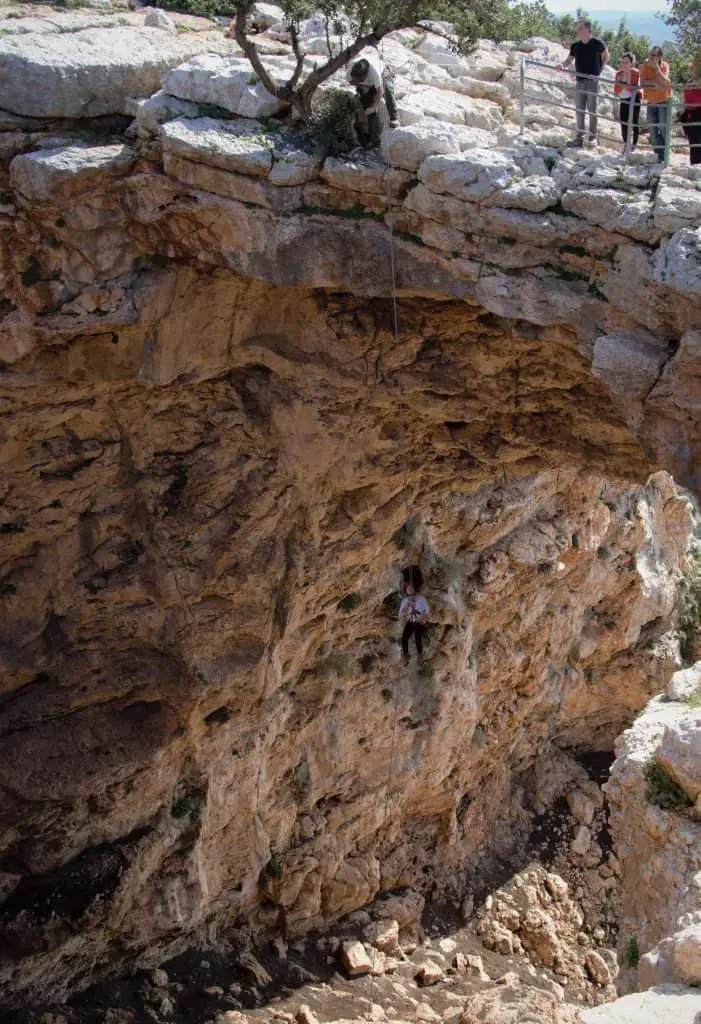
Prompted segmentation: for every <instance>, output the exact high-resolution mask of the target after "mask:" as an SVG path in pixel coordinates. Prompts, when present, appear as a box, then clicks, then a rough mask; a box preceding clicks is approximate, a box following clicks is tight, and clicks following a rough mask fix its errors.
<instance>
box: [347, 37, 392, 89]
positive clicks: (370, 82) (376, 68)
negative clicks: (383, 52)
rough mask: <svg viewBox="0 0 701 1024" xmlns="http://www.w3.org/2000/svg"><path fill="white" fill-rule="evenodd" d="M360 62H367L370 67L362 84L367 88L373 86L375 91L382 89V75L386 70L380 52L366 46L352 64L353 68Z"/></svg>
mask: <svg viewBox="0 0 701 1024" xmlns="http://www.w3.org/2000/svg"><path fill="white" fill-rule="evenodd" d="M359 60H366V61H367V62H368V64H369V65H370V70H369V71H368V73H367V75H366V76H365V81H364V82H362V83H361V84H362V85H365V86H372V87H373V88H374V89H380V88H381V87H382V74H383V72H384V70H385V66H384V64H383V62H382V57H381V56H380V51H379V50H378V49H377V48H376V47H374V46H366V47H365V49H364V50H361V51H360V53H359V54H358V56H357V57H356V58H355V60H354V61H353V62H352V64H351V67H352V66H353V64H355V63H356V61H359Z"/></svg>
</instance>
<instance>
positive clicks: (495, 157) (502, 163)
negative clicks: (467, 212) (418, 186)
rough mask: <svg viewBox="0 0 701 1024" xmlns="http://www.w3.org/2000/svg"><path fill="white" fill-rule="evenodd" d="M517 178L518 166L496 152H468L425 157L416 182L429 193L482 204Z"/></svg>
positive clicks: (507, 155) (504, 154)
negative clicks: (418, 180) (420, 182)
mask: <svg viewBox="0 0 701 1024" xmlns="http://www.w3.org/2000/svg"><path fill="white" fill-rule="evenodd" d="M520 176H521V170H520V168H519V166H518V164H517V163H516V162H515V161H514V160H513V159H512V157H511V156H510V155H509V154H508V153H504V152H500V151H499V150H486V149H472V150H467V151H466V152H464V153H461V154H460V155H459V156H429V157H428V158H427V159H426V160H424V162H423V164H422V165H421V167H420V168H419V179H420V180H421V181H422V182H423V184H424V185H425V186H426V188H427V189H429V191H431V192H438V193H440V194H442V195H451V196H455V197H456V198H457V199H466V200H470V201H472V202H478V201H480V202H482V201H484V200H486V199H488V198H490V197H491V196H494V195H495V194H496V193H497V192H498V191H501V190H502V189H505V188H508V186H509V185H510V184H511V183H512V181H513V179H514V178H517V177H520Z"/></svg>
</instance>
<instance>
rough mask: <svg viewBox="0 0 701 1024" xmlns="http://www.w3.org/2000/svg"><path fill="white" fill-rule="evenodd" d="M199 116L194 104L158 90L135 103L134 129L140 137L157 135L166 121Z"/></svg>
mask: <svg viewBox="0 0 701 1024" xmlns="http://www.w3.org/2000/svg"><path fill="white" fill-rule="evenodd" d="M198 114H199V107H198V106H197V104H196V103H189V102H188V101H187V100H179V99H178V98H177V97H176V96H170V95H169V94H168V93H167V92H163V90H162V89H159V91H158V92H156V93H154V94H153V96H149V97H148V99H145V100H138V101H136V116H135V120H136V127H137V129H138V132H139V134H140V135H157V134H158V130H159V128H160V126H161V125H162V124H165V123H166V121H173V120H174V119H175V118H176V117H192V118H195V117H197V116H198Z"/></svg>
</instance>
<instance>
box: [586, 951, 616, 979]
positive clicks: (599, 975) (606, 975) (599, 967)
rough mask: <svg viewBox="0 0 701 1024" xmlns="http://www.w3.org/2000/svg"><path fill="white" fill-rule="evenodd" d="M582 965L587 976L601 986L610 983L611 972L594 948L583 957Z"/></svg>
mask: <svg viewBox="0 0 701 1024" xmlns="http://www.w3.org/2000/svg"><path fill="white" fill-rule="evenodd" d="M584 966H585V967H586V969H587V973H588V974H589V977H590V978H591V979H592V981H594V982H595V983H596V984H597V985H600V986H601V987H602V988H603V987H604V986H605V985H610V984H611V972H610V970H609V968H608V964H607V963H606V961H605V960H604V958H603V957H602V956H601V954H600V953H597V952H596V950H595V949H592V950H590V951H589V952H588V953H587V955H586V956H585V958H584Z"/></svg>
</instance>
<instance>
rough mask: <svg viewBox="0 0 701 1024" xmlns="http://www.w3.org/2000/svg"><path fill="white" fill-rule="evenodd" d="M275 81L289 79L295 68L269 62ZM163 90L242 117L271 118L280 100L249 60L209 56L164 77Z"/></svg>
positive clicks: (282, 62) (277, 60) (280, 61)
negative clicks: (260, 77)
mask: <svg viewBox="0 0 701 1024" xmlns="http://www.w3.org/2000/svg"><path fill="white" fill-rule="evenodd" d="M266 65H267V66H268V68H269V70H270V72H271V74H272V75H273V77H274V78H278V79H280V80H281V81H282V80H285V79H286V78H287V77H288V76H289V74H290V73H291V70H292V68H291V65H290V62H289V61H288V60H286V59H285V58H268V60H267V61H266ZM162 84H163V90H164V92H167V93H169V94H170V95H171V96H177V97H178V99H181V100H189V101H190V102H191V103H199V104H205V103H206V104H212V105H213V106H216V107H222V108H223V109H224V110H229V111H230V112H231V113H232V114H238V115H239V117H251V118H256V117H269V116H270V115H271V114H276V113H277V112H278V111H279V110H280V106H281V104H280V101H279V100H277V99H276V98H275V97H274V96H272V95H271V94H270V93H269V92H268V91H267V89H265V88H264V87H263V85H262V83H261V81H260V79H259V78H258V77H257V75H256V74H255V73H254V71H253V69H252V67H251V65H250V64H249V62H248V61H247V60H246V58H245V57H235V58H233V59H226V58H224V57H220V56H218V55H217V54H212V53H207V54H202V56H199V57H195V58H193V59H192V60H190V61H188V62H187V63H186V64H182V65H181V66H180V67H176V68H173V69H172V71H169V72H168V73H167V74H166V75H164V76H163V83H162Z"/></svg>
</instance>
